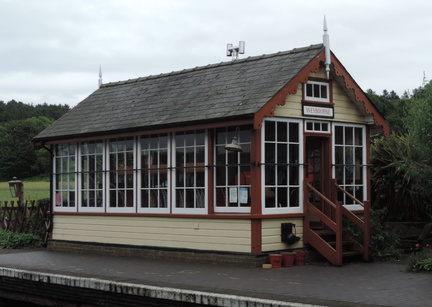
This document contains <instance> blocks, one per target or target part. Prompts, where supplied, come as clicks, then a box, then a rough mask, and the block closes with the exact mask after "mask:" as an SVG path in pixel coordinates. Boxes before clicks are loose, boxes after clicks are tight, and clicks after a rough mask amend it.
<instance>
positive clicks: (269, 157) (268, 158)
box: [264, 143, 276, 163]
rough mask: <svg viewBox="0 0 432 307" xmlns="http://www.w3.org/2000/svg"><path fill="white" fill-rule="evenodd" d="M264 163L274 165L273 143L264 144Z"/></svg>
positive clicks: (274, 148)
mask: <svg viewBox="0 0 432 307" xmlns="http://www.w3.org/2000/svg"><path fill="white" fill-rule="evenodd" d="M264 154H265V163H275V162H276V161H275V156H276V145H275V144H273V143H266V144H265V153H264Z"/></svg>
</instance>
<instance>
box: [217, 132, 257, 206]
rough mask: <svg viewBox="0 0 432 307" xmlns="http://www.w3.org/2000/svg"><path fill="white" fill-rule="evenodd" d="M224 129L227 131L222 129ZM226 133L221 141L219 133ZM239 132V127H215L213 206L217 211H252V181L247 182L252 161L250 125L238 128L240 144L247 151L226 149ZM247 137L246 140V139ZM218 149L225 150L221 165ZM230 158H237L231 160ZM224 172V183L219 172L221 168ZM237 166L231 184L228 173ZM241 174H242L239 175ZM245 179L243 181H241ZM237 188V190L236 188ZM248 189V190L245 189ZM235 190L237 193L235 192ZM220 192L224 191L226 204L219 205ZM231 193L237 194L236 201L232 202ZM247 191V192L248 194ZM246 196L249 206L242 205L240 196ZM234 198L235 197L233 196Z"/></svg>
mask: <svg viewBox="0 0 432 307" xmlns="http://www.w3.org/2000/svg"><path fill="white" fill-rule="evenodd" d="M222 129H224V130H225V131H222ZM219 132H220V133H224V135H223V136H224V139H223V140H221V141H220V142H219V141H218V133H219ZM236 133H237V127H225V128H218V129H215V144H214V157H213V159H214V161H215V163H216V165H215V171H214V185H213V191H214V193H213V194H214V197H213V204H214V206H213V208H214V212H216V213H231V212H232V213H250V212H251V189H250V182H249V183H247V181H248V180H250V174H251V161H250V153H251V151H250V148H251V136H252V133H251V128H250V126H241V127H239V130H238V136H237V137H238V144H239V145H240V146H242V148H248V150H247V151H243V152H230V151H227V150H225V145H227V144H230V143H231V141H232V139H233V137H234V136H236ZM245 133H247V134H248V139H247V136H246V135H244V134H245ZM245 138H246V140H245ZM218 150H219V151H221V152H223V154H224V162H225V163H224V164H223V165H219V162H218V159H217V155H218ZM245 155H247V159H244V160H246V161H242V157H244V156H245ZM230 160H236V161H235V162H234V161H232V162H231V161H230ZM222 168H223V171H222V174H223V175H224V177H225V178H224V184H220V185H219V184H218V175H219V174H218V172H219V170H222ZM234 168H236V172H235V173H236V174H237V175H236V176H235V178H234V181H237V182H234V184H229V181H230V180H229V178H228V174H229V173H230V170H232V169H234ZM238 174H240V175H241V176H238ZM241 181H243V183H242V182H241ZM234 189H235V190H234ZM244 189H246V190H244ZM234 191H235V193H234ZM220 193H223V194H222V195H223V196H222V197H223V199H224V202H225V206H218V200H219V199H220V195H221V194H220ZM231 193H233V194H235V195H233V197H235V198H236V199H237V201H236V202H230V197H231ZM246 193H247V194H246ZM241 195H243V196H246V195H247V199H248V203H247V206H242V202H241V198H240V196H241ZM233 199H234V198H233ZM230 204H236V206H234V205H233V206H230Z"/></svg>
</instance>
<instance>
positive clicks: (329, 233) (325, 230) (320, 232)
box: [312, 229, 335, 237]
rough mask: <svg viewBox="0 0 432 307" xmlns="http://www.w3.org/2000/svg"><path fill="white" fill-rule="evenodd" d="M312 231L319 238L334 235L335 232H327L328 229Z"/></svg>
mask: <svg viewBox="0 0 432 307" xmlns="http://www.w3.org/2000/svg"><path fill="white" fill-rule="evenodd" d="M312 230H313V231H315V232H316V233H317V234H318V235H319V236H321V237H323V236H334V235H335V232H334V231H333V230H328V229H312Z"/></svg>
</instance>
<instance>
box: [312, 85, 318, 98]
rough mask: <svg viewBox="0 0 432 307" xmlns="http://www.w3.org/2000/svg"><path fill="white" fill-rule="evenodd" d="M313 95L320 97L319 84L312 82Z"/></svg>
mask: <svg viewBox="0 0 432 307" xmlns="http://www.w3.org/2000/svg"><path fill="white" fill-rule="evenodd" d="M313 97H316V98H319V97H320V86H319V84H313Z"/></svg>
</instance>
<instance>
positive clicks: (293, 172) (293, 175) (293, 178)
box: [289, 166, 299, 185]
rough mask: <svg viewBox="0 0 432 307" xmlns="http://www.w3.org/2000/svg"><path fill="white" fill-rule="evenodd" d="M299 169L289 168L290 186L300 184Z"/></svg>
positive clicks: (296, 167) (295, 167)
mask: <svg viewBox="0 0 432 307" xmlns="http://www.w3.org/2000/svg"><path fill="white" fill-rule="evenodd" d="M298 176H299V167H298V166H290V167H289V184H291V185H297V184H299V177H298Z"/></svg>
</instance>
